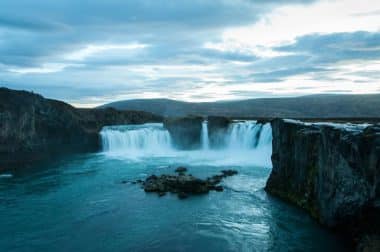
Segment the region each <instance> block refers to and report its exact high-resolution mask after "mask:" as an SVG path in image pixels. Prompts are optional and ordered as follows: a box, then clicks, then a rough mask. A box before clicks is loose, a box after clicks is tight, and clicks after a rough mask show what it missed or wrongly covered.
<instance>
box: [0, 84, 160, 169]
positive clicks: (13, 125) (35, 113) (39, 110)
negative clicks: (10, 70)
mask: <svg viewBox="0 0 380 252" xmlns="http://www.w3.org/2000/svg"><path fill="white" fill-rule="evenodd" d="M157 121H162V118H161V117H160V116H155V115H153V114H151V113H147V112H138V111H118V110H115V109H77V108H74V107H72V106H71V105H69V104H66V103H64V102H61V101H57V100H50V99H45V98H44V97H42V96H41V95H38V94H34V93H31V92H26V91H15V90H11V89H7V88H0V170H1V169H9V168H14V167H17V166H19V165H23V164H25V163H29V162H33V161H38V160H42V159H45V158H48V157H50V156H51V155H54V154H61V153H65V152H78V151H96V150H98V149H99V148H100V144H99V134H98V133H99V131H100V130H101V128H102V127H103V126H105V125H110V124H133V123H145V122H157Z"/></svg>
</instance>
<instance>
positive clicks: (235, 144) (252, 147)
mask: <svg viewBox="0 0 380 252" xmlns="http://www.w3.org/2000/svg"><path fill="white" fill-rule="evenodd" d="M101 136H102V143H103V151H104V153H105V154H106V155H109V156H113V157H115V158H121V159H136V158H152V157H160V158H171V159H172V158H174V159H173V160H174V161H176V162H184V163H191V164H194V165H195V164H199V165H242V164H249V165H260V166H265V167H271V166H272V164H271V159H270V157H271V154H272V144H271V143H272V129H271V126H270V124H265V125H263V124H257V123H256V122H255V121H239V122H234V123H232V124H231V125H230V127H229V129H228V131H227V133H226V134H225V135H224V136H220V137H222V138H223V141H220V142H221V143H224V144H223V146H217V147H218V148H216V149H213V147H211V146H210V143H209V135H208V129H207V121H205V122H203V124H202V131H201V148H200V149H199V150H192V151H183V150H177V149H175V148H174V147H173V146H172V144H171V137H170V134H169V132H168V131H167V130H166V129H165V128H164V126H163V124H162V123H152V124H143V125H120V126H107V127H104V128H103V129H102V131H101Z"/></svg>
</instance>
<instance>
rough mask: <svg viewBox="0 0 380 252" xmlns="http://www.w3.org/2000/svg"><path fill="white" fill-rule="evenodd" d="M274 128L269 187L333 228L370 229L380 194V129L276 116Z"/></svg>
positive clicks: (268, 189)
mask: <svg viewBox="0 0 380 252" xmlns="http://www.w3.org/2000/svg"><path fill="white" fill-rule="evenodd" d="M272 129H273V154H272V163H273V170H272V173H271V175H270V177H269V179H268V182H267V185H266V188H265V190H266V191H267V192H269V193H271V194H273V195H276V196H279V197H281V198H283V199H286V200H288V201H290V202H293V203H295V204H297V205H298V206H300V207H302V208H304V209H306V210H308V211H309V213H310V214H311V215H312V216H314V217H315V218H317V219H318V220H319V221H320V222H321V223H322V224H325V225H327V226H329V227H338V228H340V227H341V228H348V229H351V228H353V227H354V226H355V229H357V230H359V229H361V228H360V227H358V228H356V226H362V227H365V226H366V223H365V222H368V221H369V220H366V218H365V215H366V213H368V212H376V210H374V209H375V208H377V206H376V204H375V202H376V201H377V200H378V199H379V196H380V127H379V126H376V125H374V126H369V127H367V128H364V127H354V126H352V127H349V128H346V129H344V128H343V127H339V126H332V125H318V124H307V123H300V122H294V121H286V120H280V119H277V120H274V121H272ZM379 210H380V209H379ZM379 215H380V211H378V214H377V216H373V218H378V217H379ZM363 217H364V218H363ZM372 221H376V220H374V219H372ZM360 232H365V231H360Z"/></svg>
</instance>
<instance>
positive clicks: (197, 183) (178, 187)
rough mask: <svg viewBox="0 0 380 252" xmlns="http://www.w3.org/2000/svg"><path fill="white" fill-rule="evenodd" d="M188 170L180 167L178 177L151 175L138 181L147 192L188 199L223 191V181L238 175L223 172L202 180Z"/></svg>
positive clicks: (235, 172) (233, 172)
mask: <svg viewBox="0 0 380 252" xmlns="http://www.w3.org/2000/svg"><path fill="white" fill-rule="evenodd" d="M186 171H187V169H186V168H184V167H178V168H177V169H176V172H177V173H178V175H168V174H163V175H159V176H156V175H151V176H149V177H147V178H146V179H145V181H141V180H138V181H136V183H140V184H141V185H142V188H143V189H144V191H145V192H155V193H158V195H159V196H164V195H165V194H166V193H168V192H170V193H175V194H177V195H178V197H179V198H180V199H184V198H187V197H188V196H190V195H199V194H205V193H208V192H209V191H218V192H221V191H223V187H222V186H221V185H218V184H219V183H220V182H222V179H224V178H226V177H229V176H234V175H236V174H238V172H237V171H235V170H223V171H221V174H218V175H214V176H212V177H210V178H206V179H200V178H197V177H194V176H193V175H191V174H186Z"/></svg>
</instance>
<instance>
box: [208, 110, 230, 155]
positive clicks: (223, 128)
mask: <svg viewBox="0 0 380 252" xmlns="http://www.w3.org/2000/svg"><path fill="white" fill-rule="evenodd" d="M230 123H231V120H230V119H228V118H227V117H222V116H209V117H207V128H208V135H209V141H210V145H211V147H213V148H220V147H221V146H224V145H225V142H224V141H225V137H224V136H225V135H226V133H227V131H228V127H229V125H230Z"/></svg>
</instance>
